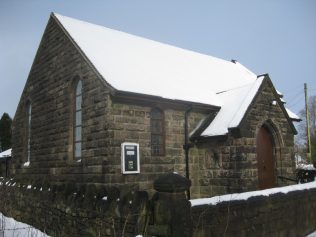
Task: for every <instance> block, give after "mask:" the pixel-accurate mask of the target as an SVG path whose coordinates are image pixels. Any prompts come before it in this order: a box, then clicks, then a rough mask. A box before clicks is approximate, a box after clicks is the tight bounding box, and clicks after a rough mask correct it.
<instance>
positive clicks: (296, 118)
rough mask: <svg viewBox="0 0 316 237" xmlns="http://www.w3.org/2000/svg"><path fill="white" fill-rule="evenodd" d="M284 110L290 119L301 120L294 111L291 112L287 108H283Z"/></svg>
mask: <svg viewBox="0 0 316 237" xmlns="http://www.w3.org/2000/svg"><path fill="white" fill-rule="evenodd" d="M285 110H286V112H287V114H288V115H289V117H290V119H292V120H296V121H300V120H301V118H300V117H299V116H298V115H296V114H295V113H294V112H292V111H291V110H289V109H288V108H285Z"/></svg>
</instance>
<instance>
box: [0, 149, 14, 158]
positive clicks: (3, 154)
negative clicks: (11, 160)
mask: <svg viewBox="0 0 316 237" xmlns="http://www.w3.org/2000/svg"><path fill="white" fill-rule="evenodd" d="M11 152H12V149H8V150H5V151H3V152H1V153H0V159H1V158H4V157H10V156H11Z"/></svg>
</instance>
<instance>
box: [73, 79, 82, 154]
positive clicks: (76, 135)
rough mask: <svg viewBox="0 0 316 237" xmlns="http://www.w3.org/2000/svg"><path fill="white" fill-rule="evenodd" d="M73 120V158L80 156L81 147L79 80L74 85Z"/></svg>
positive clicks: (80, 84)
mask: <svg viewBox="0 0 316 237" xmlns="http://www.w3.org/2000/svg"><path fill="white" fill-rule="evenodd" d="M75 89H76V96H75V116H74V117H75V121H74V150H75V153H74V155H75V158H76V159H80V158H81V147H82V82H81V80H79V81H78V82H77V85H76V87H75Z"/></svg>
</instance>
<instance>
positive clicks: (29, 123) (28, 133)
mask: <svg viewBox="0 0 316 237" xmlns="http://www.w3.org/2000/svg"><path fill="white" fill-rule="evenodd" d="M26 118H27V121H26V157H27V161H26V162H28V163H30V162H31V136H32V130H31V126H32V103H31V102H30V101H28V102H27V104H26Z"/></svg>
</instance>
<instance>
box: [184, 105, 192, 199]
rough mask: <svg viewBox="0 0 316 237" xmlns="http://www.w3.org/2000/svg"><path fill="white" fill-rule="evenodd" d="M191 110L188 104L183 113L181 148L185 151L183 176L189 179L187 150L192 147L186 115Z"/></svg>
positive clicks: (187, 115)
mask: <svg viewBox="0 0 316 237" xmlns="http://www.w3.org/2000/svg"><path fill="white" fill-rule="evenodd" d="M191 110H192V107H191V106H190V107H189V108H188V109H187V110H186V111H185V113H184V145H183V149H184V152H185V177H186V178H187V179H190V169H189V150H190V148H191V147H192V144H191V143H190V142H189V124H188V117H189V113H190V111H191ZM187 191H188V199H191V197H190V196H191V195H190V188H189V189H188V190H187Z"/></svg>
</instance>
